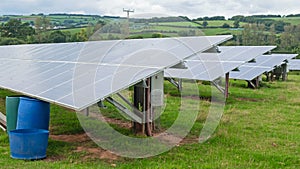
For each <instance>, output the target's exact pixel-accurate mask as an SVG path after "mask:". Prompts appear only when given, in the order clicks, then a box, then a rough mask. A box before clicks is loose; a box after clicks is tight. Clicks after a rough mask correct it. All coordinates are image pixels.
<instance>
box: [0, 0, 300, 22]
mask: <svg viewBox="0 0 300 169" xmlns="http://www.w3.org/2000/svg"><path fill="white" fill-rule="evenodd" d="M299 6H300V1H299V0H285V1H282V0H272V1H262V0H209V1H207V0H143V1H141V0H89V1H82V0H64V1H61V0H1V3H0V15H4V14H31V13H74V12H77V11H78V12H79V13H85V14H99V15H118V16H126V14H125V13H123V11H122V9H123V8H131V9H135V11H136V12H135V14H136V15H141V14H144V13H161V14H165V15H184V16H189V17H192V18H195V17H203V16H213V15H222V16H229V17H230V16H233V15H238V14H243V15H252V14H282V15H286V14H291V13H300V9H299Z"/></svg>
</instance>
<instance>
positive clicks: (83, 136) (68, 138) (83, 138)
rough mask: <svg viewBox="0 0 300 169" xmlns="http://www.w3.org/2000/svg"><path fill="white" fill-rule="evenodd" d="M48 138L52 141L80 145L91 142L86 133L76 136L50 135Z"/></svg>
mask: <svg viewBox="0 0 300 169" xmlns="http://www.w3.org/2000/svg"><path fill="white" fill-rule="evenodd" d="M49 137H50V138H51V139H53V140H57V141H63V142H68V143H82V142H86V141H90V140H91V139H90V137H89V136H88V135H87V134H86V133H84V134H76V135H50V136H49Z"/></svg>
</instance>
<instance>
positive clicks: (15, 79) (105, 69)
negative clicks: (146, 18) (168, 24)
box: [0, 36, 295, 110]
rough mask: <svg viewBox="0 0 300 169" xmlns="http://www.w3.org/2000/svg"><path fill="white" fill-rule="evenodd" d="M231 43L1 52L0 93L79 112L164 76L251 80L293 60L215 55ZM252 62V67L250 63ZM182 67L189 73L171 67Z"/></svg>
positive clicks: (226, 52) (161, 42) (196, 40)
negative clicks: (227, 76) (17, 94)
mask: <svg viewBox="0 0 300 169" xmlns="http://www.w3.org/2000/svg"><path fill="white" fill-rule="evenodd" d="M230 38H232V37H231V36H202V37H185V38H163V39H142V40H117V41H100V42H99V41H98V42H82V43H66V44H42V45H18V46H1V47H0V51H1V55H0V60H1V64H0V87H1V88H5V89H10V90H13V91H17V92H20V93H23V94H25V95H28V96H32V97H36V98H39V99H42V100H45V101H48V102H52V103H56V104H59V105H62V106H65V107H69V108H72V109H74V110H82V109H84V108H87V107H88V106H90V105H92V104H95V103H97V102H98V101H99V100H101V99H103V98H106V97H108V96H110V95H112V94H114V93H116V92H119V91H121V90H123V89H125V88H128V87H129V86H132V85H134V84H136V83H138V82H140V81H141V80H143V79H145V78H148V77H151V76H153V75H155V74H157V73H159V72H162V71H164V72H165V77H172V78H182V79H195V80H204V81H213V80H215V79H217V78H218V77H220V76H224V75H225V74H226V73H228V72H230V75H231V78H235V79H242V80H252V79H253V78H255V77H256V76H259V75H260V74H262V73H263V72H266V71H270V70H272V69H273V68H274V66H276V65H280V64H281V63H282V62H283V61H284V60H289V59H291V58H293V57H295V55H264V56H262V55H263V54H264V53H268V52H269V51H271V50H272V49H274V48H275V46H236V47H223V46H221V47H218V50H215V52H213V51H214V50H212V49H214V48H215V46H217V45H218V44H220V43H222V42H224V41H227V40H229V39H230ZM209 49H210V50H209ZM253 59H255V60H256V63H248V62H249V61H251V60H253ZM182 62H184V63H185V66H186V67H187V69H178V68H174V67H173V66H174V65H177V64H179V63H182ZM236 68H239V71H238V72H237V71H232V70H234V69H236Z"/></svg>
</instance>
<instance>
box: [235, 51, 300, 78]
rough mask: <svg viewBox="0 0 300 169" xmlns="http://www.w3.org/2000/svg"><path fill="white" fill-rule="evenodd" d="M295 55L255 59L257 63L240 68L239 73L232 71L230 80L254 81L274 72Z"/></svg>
mask: <svg viewBox="0 0 300 169" xmlns="http://www.w3.org/2000/svg"><path fill="white" fill-rule="evenodd" d="M296 56H297V55H295V54H271V55H262V56H258V57H257V58H255V60H256V63H246V64H243V65H242V66H240V67H239V71H231V72H230V78H232V79H239V80H253V79H254V78H256V77H258V76H260V75H262V74H263V73H265V72H269V71H271V70H273V69H274V68H275V67H276V66H280V65H282V64H283V63H286V62H285V61H288V60H290V59H291V58H294V57H296Z"/></svg>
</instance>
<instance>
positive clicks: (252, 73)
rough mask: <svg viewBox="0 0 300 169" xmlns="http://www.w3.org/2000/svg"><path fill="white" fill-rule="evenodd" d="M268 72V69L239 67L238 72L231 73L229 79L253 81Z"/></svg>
mask: <svg viewBox="0 0 300 169" xmlns="http://www.w3.org/2000/svg"><path fill="white" fill-rule="evenodd" d="M270 70H272V69H270V68H269V67H255V66H249V67H248V66H240V67H239V71H231V72H230V74H229V75H230V78H231V79H239V80H253V79H255V78H256V77H258V76H260V75H262V74H263V73H265V72H269V71H270Z"/></svg>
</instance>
